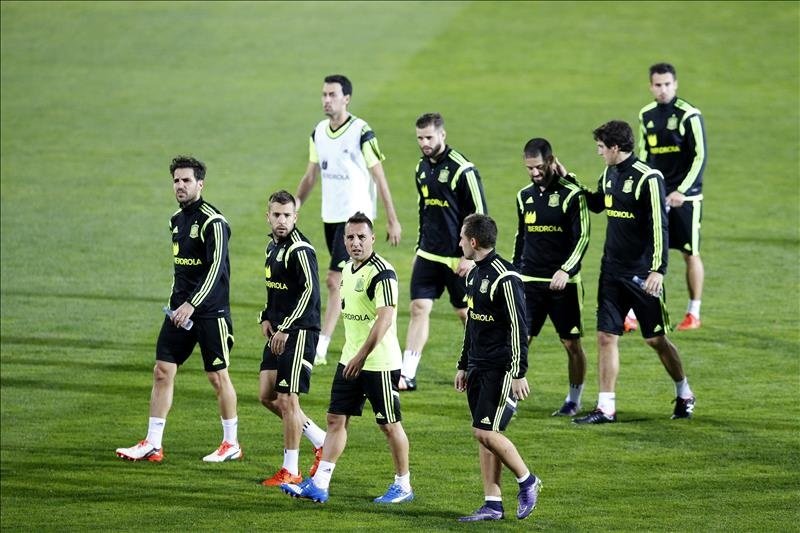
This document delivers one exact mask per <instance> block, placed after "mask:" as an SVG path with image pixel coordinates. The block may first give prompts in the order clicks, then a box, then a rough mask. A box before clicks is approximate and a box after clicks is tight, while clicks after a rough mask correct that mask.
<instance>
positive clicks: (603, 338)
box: [597, 331, 617, 348]
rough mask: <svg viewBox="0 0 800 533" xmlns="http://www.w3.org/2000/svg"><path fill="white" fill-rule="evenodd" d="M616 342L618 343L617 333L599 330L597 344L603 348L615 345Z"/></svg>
mask: <svg viewBox="0 0 800 533" xmlns="http://www.w3.org/2000/svg"><path fill="white" fill-rule="evenodd" d="M616 343H617V336H616V335H612V334H611V333H606V332H605V331H598V332H597V344H598V346H600V347H601V348H606V347H609V346H614V345H615V344H616Z"/></svg>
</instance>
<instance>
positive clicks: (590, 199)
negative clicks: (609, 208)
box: [584, 168, 608, 213]
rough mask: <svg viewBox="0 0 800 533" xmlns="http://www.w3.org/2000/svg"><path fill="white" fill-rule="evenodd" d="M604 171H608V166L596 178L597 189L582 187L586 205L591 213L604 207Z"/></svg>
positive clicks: (598, 211) (597, 211)
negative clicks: (598, 177)
mask: <svg viewBox="0 0 800 533" xmlns="http://www.w3.org/2000/svg"><path fill="white" fill-rule="evenodd" d="M606 172H608V168H606V169H605V170H604V171H603V175H602V176H600V179H599V180H597V189H595V190H594V191H592V190H588V189H584V193H585V194H586V205H587V207H588V208H589V211H591V212H592V213H602V212H603V211H604V210H605V208H606V204H605V194H604V192H603V180H604V179H605V177H606Z"/></svg>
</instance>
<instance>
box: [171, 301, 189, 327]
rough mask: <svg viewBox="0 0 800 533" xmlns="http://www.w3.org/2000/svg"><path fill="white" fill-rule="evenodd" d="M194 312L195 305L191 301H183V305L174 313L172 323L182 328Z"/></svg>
mask: <svg viewBox="0 0 800 533" xmlns="http://www.w3.org/2000/svg"><path fill="white" fill-rule="evenodd" d="M192 313H194V306H193V305H192V304H190V303H189V302H183V303H182V304H181V306H180V307H178V308H177V309H176V310H175V312H174V313H172V323H173V324H175V327H178V328H180V327H182V326H183V325H184V324H185V323H186V321H187V320H189V318H190V317H191V316H192Z"/></svg>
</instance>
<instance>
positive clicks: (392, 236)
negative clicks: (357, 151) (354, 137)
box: [361, 125, 402, 246]
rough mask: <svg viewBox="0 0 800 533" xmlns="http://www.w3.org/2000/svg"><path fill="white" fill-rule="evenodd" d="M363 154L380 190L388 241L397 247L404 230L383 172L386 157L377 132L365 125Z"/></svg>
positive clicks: (362, 137)
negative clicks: (379, 143)
mask: <svg viewBox="0 0 800 533" xmlns="http://www.w3.org/2000/svg"><path fill="white" fill-rule="evenodd" d="M361 153H362V154H363V155H364V161H365V162H366V163H367V168H368V169H369V173H370V176H372V181H374V182H375V188H376V189H377V190H378V196H380V198H381V202H382V203H383V209H384V211H385V212H386V230H387V236H386V240H388V241H389V244H391V245H392V246H397V245H398V244H400V233H401V231H402V228H401V227H400V221H399V220H398V218H397V212H396V211H395V210H394V203H393V202H392V193H391V192H390V191H389V182H388V181H386V173H385V172H384V171H383V164H382V163H381V161H383V160H384V159H386V157H385V156H384V155H383V153H381V149H380V146H378V139H377V137H375V132H374V131H372V129H371V128H370V127H369V126H368V125H364V127H363V128H362V129H361Z"/></svg>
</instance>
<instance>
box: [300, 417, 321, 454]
mask: <svg viewBox="0 0 800 533" xmlns="http://www.w3.org/2000/svg"><path fill="white" fill-rule="evenodd" d="M303 435H305V436H306V438H307V439H308V440H310V441H311V445H312V446H314V448H320V447H322V443H323V442H325V432H324V431H323V430H322V428H321V427H319V426H318V425H316V424H315V423H314V421H313V420H311V419H310V418H309V419H308V420H306V423H305V424H303Z"/></svg>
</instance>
